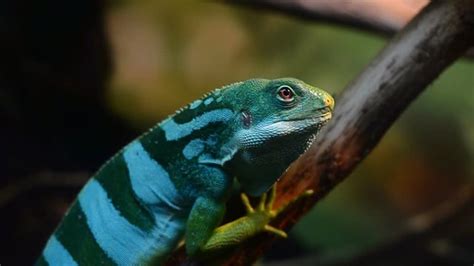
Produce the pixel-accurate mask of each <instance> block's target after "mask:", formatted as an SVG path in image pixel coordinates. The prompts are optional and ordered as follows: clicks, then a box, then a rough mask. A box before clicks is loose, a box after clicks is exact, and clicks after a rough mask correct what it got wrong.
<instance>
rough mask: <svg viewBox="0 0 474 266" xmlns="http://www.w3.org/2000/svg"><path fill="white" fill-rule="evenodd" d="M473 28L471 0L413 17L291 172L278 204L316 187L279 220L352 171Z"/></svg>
mask: <svg viewBox="0 0 474 266" xmlns="http://www.w3.org/2000/svg"><path fill="white" fill-rule="evenodd" d="M473 27H474V1H471V0H452V1H434V2H431V3H430V4H429V5H428V6H427V7H425V8H424V9H423V11H422V12H421V13H419V14H418V15H417V16H416V17H415V18H414V19H413V20H412V21H410V23H409V24H408V25H407V26H406V27H405V28H404V29H403V30H402V31H401V32H400V33H399V34H398V35H397V36H395V38H394V39H393V40H392V41H390V42H389V44H388V45H387V46H386V47H385V48H384V49H383V50H382V51H381V52H380V54H379V55H378V56H377V57H376V58H375V59H374V60H373V61H372V63H371V64H370V65H369V66H368V67H367V68H366V69H365V70H364V71H363V72H362V73H361V74H360V75H359V76H358V77H357V78H356V79H355V80H354V81H353V82H352V83H351V84H349V85H348V87H347V88H346V89H345V90H344V92H343V93H342V95H341V97H340V98H339V99H338V100H337V103H336V109H335V112H334V118H333V120H332V121H331V123H330V124H329V125H328V126H327V128H326V129H325V130H324V132H322V134H321V137H320V138H319V139H318V140H317V141H316V143H315V145H313V146H312V148H311V149H310V150H309V151H308V152H307V153H306V154H304V155H303V156H302V157H301V158H300V159H299V160H298V161H297V162H295V163H294V164H293V165H292V166H291V167H290V169H289V170H288V171H287V173H286V174H285V175H284V176H283V178H282V180H281V181H280V183H279V191H280V193H279V195H278V198H277V201H276V202H275V204H276V207H278V206H280V205H281V204H284V203H285V202H288V201H289V200H291V199H292V198H294V197H296V196H297V195H299V194H301V193H303V191H305V190H307V189H313V190H314V191H315V194H314V197H312V198H310V199H307V200H304V201H302V202H301V204H298V205H296V206H292V207H291V208H290V209H288V211H287V212H285V213H284V215H280V216H279V217H278V218H279V219H277V220H276V221H275V223H274V226H276V227H278V228H286V229H288V228H289V227H291V226H292V225H293V224H294V223H295V222H296V221H297V220H298V219H299V218H300V217H301V216H302V215H303V214H305V213H306V212H308V211H309V210H310V209H311V207H312V206H313V205H314V204H315V203H316V202H318V201H319V200H320V199H321V198H322V197H324V196H325V195H326V194H327V193H329V192H330V191H331V190H332V189H333V188H334V186H336V185H337V184H338V183H339V182H340V181H342V180H343V179H344V178H345V177H347V176H348V175H349V174H350V173H351V172H352V170H353V169H354V168H355V166H356V165H357V164H359V163H360V162H361V160H362V159H363V158H364V157H365V156H367V154H368V153H369V152H370V151H371V150H372V149H373V148H374V146H375V145H376V144H377V143H378V142H379V140H380V139H381V138H382V136H383V135H384V133H385V132H386V131H387V130H388V128H389V127H390V126H391V125H392V124H393V123H394V122H395V120H396V119H397V118H398V116H399V115H400V114H401V113H402V112H403V110H405V109H406V108H407V107H408V105H409V104H410V103H411V102H412V101H413V100H414V99H415V98H416V97H417V96H418V95H419V94H420V93H421V92H422V91H423V90H424V89H425V88H426V87H427V85H428V84H430V83H431V82H432V81H433V80H434V79H436V78H437V77H438V75H439V74H440V73H441V72H442V71H443V70H444V69H445V68H446V67H448V66H449V65H450V64H451V63H453V62H454V61H455V60H456V59H457V58H459V57H460V56H461V55H462V54H463V53H464V52H465V51H466V50H467V49H468V48H469V47H470V46H472V45H473V44H474V31H473V30H472V29H473ZM274 240H275V238H273V237H270V236H265V237H264V236H260V237H255V238H253V239H252V240H251V241H248V242H247V243H245V246H244V245H242V246H239V247H237V248H236V249H235V250H233V251H232V253H231V254H230V255H227V256H226V257H225V262H224V263H223V265H248V264H251V263H253V262H254V261H255V260H257V259H258V258H259V257H260V256H261V254H262V253H263V252H264V251H265V250H267V249H268V248H269V247H270V245H271V243H272V242H273V241H274ZM183 258H184V257H183V255H182V253H179V252H178V253H177V254H176V255H175V256H174V257H173V258H172V259H171V260H170V261H171V264H180V263H182V262H183V260H185V259H183ZM186 263H189V261H188V262H186Z"/></svg>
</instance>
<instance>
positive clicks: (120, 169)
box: [37, 78, 334, 265]
mask: <svg viewBox="0 0 474 266" xmlns="http://www.w3.org/2000/svg"><path fill="white" fill-rule="evenodd" d="M333 107H334V100H333V98H332V97H331V96H330V95H329V94H328V93H327V92H325V91H323V90H321V89H318V88H315V87H312V86H310V85H308V84H305V83H304V82H302V81H300V80H297V79H293V78H282V79H275V80H267V79H251V80H247V81H243V82H237V83H234V84H231V85H228V86H225V87H222V88H220V89H216V90H214V91H212V92H210V93H208V94H206V95H205V96H204V97H203V98H201V99H199V100H196V101H194V102H193V103H191V104H189V105H187V106H186V107H185V108H182V109H180V110H179V111H177V112H176V113H175V114H174V115H171V116H170V117H168V118H167V119H165V120H164V121H162V122H161V123H159V124H157V125H156V126H155V127H153V128H151V129H150V130H148V131H147V132H146V133H144V134H143V135H141V136H140V137H138V138H137V139H135V140H134V141H132V142H131V143H130V144H128V145H127V146H125V147H124V148H123V149H122V150H121V151H119V152H118V153H117V154H116V155H115V156H113V157H112V158H111V159H110V160H109V161H107V162H106V163H105V164H104V165H103V166H102V167H101V168H100V169H99V170H98V171H97V173H96V174H95V175H94V176H93V177H92V178H91V179H90V180H89V181H88V182H87V184H86V185H85V186H84V188H83V189H82V190H81V192H80V193H79V195H78V197H77V199H76V201H75V202H74V203H73V204H72V206H71V207H70V209H69V210H68V211H67V213H66V215H65V217H64V218H63V220H62V222H61V223H60V225H59V226H58V228H57V229H56V231H55V232H54V234H53V235H52V236H51V237H50V239H49V241H48V242H47V244H46V247H45V248H44V250H43V253H42V255H41V257H40V258H39V260H38V262H37V264H38V265H137V264H139V265H143V264H162V263H163V262H164V261H165V259H166V258H167V256H168V255H169V254H170V253H171V252H172V251H173V250H174V249H175V248H176V246H177V245H178V243H179V242H180V241H181V240H182V239H183V237H184V242H185V246H186V252H187V253H188V254H189V255H190V256H196V255H198V254H203V253H205V252H212V251H213V250H219V249H223V248H226V247H228V246H231V245H235V244H237V243H240V242H241V241H243V240H245V239H247V238H249V237H251V236H253V235H255V234H257V233H259V232H262V231H268V232H272V233H276V234H278V235H282V236H285V235H286V234H285V232H283V231H281V230H279V229H276V228H274V227H271V226H270V225H268V222H269V221H270V220H271V219H272V218H273V217H275V216H276V214H277V213H278V211H275V210H272V203H273V199H274V197H275V193H274V191H275V190H273V193H272V195H271V197H270V199H269V200H268V199H266V192H267V191H268V190H269V189H270V188H271V187H272V186H273V184H274V183H275V182H276V181H277V180H278V178H279V177H280V176H281V175H282V173H284V171H285V170H286V169H287V167H288V166H289V165H290V163H291V162H293V161H294V160H295V159H297V158H298V157H299V156H300V155H301V154H302V153H303V152H304V151H305V150H306V149H307V148H308V147H309V145H310V144H311V143H312V141H313V140H314V139H315V136H316V134H317V133H318V131H319V130H320V129H321V127H322V126H323V125H324V124H325V123H326V122H327V121H328V120H329V119H330V118H331V113H332V109H333ZM234 177H236V179H237V181H238V183H239V184H240V186H241V188H242V190H243V191H244V192H245V193H247V194H249V195H251V196H261V195H262V194H263V195H264V196H263V197H262V201H261V203H260V204H259V207H258V208H257V209H253V208H252V207H251V206H250V204H249V202H248V199H247V197H246V196H245V194H244V195H243V200H244V204H245V205H246V208H247V211H248V215H247V216H244V217H243V218H240V219H238V220H235V221H233V222H231V223H229V224H226V225H223V226H221V227H218V226H219V224H220V222H221V219H222V217H223V215H224V212H225V204H226V201H227V199H228V198H229V196H230V194H231V189H232V186H233V182H234V181H233V180H234ZM266 201H268V202H266Z"/></svg>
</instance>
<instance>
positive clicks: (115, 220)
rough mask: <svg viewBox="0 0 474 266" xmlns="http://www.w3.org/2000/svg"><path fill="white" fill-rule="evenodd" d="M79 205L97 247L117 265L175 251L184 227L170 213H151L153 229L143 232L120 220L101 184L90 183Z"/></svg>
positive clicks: (180, 221) (83, 192) (182, 223)
mask: <svg viewBox="0 0 474 266" xmlns="http://www.w3.org/2000/svg"><path fill="white" fill-rule="evenodd" d="M79 204H80V206H81V208H82V210H83V212H84V214H85V216H86V221H87V225H88V226H89V228H90V230H91V232H92V234H93V236H94V238H95V240H96V242H97V244H98V245H99V246H100V247H101V248H102V249H103V250H104V252H105V253H106V254H107V255H108V256H109V257H110V258H111V259H112V260H113V261H114V262H115V263H117V264H118V265H136V264H138V263H142V262H144V260H146V259H149V258H151V257H152V256H160V255H161V256H163V255H164V254H167V253H168V252H169V251H171V250H173V249H174V248H175V245H176V243H177V242H178V241H179V239H180V238H181V236H182V232H183V230H184V226H185V223H184V221H183V220H182V219H177V218H176V217H175V215H174V214H173V213H169V211H166V210H163V211H161V212H160V213H154V216H155V222H156V225H155V226H154V228H153V229H152V230H151V232H149V233H148V232H144V231H142V230H141V229H140V228H138V227H136V226H135V225H133V224H131V223H130V222H129V221H128V220H127V219H125V218H124V217H122V216H121V214H120V212H119V211H118V210H117V209H116V208H115V207H114V205H113V204H112V202H111V200H110V199H109V198H108V196H107V192H106V191H105V190H104V188H103V187H102V186H101V184H100V183H99V182H98V181H96V180H94V179H92V180H90V181H89V182H88V184H87V185H86V186H85V187H84V189H83V190H82V191H81V193H80V194H79ZM171 242H172V243H171Z"/></svg>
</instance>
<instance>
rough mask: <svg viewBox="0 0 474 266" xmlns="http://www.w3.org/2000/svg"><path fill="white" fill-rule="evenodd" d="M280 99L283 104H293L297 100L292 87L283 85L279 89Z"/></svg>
mask: <svg viewBox="0 0 474 266" xmlns="http://www.w3.org/2000/svg"><path fill="white" fill-rule="evenodd" d="M277 91H278V99H279V100H280V101H283V102H292V101H293V100H294V99H295V93H294V91H293V89H292V88H291V87H290V86H287V85H283V86H280V87H278V90H277Z"/></svg>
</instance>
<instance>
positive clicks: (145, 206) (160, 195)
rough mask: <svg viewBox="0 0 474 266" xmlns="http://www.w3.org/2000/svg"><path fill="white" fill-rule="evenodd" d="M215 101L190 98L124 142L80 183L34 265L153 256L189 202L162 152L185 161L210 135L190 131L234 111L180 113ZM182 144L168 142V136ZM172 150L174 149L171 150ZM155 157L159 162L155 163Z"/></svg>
mask: <svg viewBox="0 0 474 266" xmlns="http://www.w3.org/2000/svg"><path fill="white" fill-rule="evenodd" d="M213 102H214V103H215V100H214V99H213V98H212V97H211V98H207V99H203V100H198V101H195V102H194V103H193V104H191V105H190V106H189V108H188V109H187V110H183V111H181V113H180V117H179V118H178V119H176V120H178V121H179V122H176V120H175V119H174V118H176V117H172V118H169V119H167V120H165V121H164V122H163V123H162V124H160V125H159V126H158V127H156V128H154V129H152V130H151V131H149V132H148V133H147V134H145V135H143V136H142V137H140V138H139V139H137V140H135V141H133V142H132V143H130V144H129V145H127V146H126V147H125V148H124V149H123V150H122V151H121V152H120V153H119V154H118V155H117V156H115V157H114V158H113V159H111V160H110V161H109V162H108V163H107V164H106V165H105V166H104V167H102V168H101V169H100V170H99V171H98V173H97V174H96V175H95V176H94V177H93V178H92V179H91V180H90V181H89V182H88V183H87V184H86V186H85V187H84V188H83V189H82V191H81V192H80V194H79V196H78V199H77V201H76V202H75V203H74V204H73V206H72V207H71V209H70V210H69V212H68V213H67V215H66V217H65V218H64V221H63V222H62V223H61V225H60V227H59V228H58V229H57V230H56V232H55V234H54V235H53V236H52V237H51V239H50V240H49V241H48V243H47V245H46V248H45V250H44V251H43V255H42V257H41V258H40V260H39V261H38V264H49V265H91V264H101V265H115V264H116V265H131V264H136V263H137V262H146V261H154V262H160V261H161V260H162V259H163V258H164V257H165V256H166V255H167V254H168V253H169V252H170V251H171V250H173V249H174V248H175V246H176V245H177V242H178V241H179V240H180V239H181V238H182V236H183V234H184V229H185V224H186V219H187V215H188V213H189V211H190V207H191V205H190V204H185V203H183V200H182V197H181V196H180V193H178V190H177V188H176V186H175V184H174V183H173V177H172V176H170V174H173V172H170V169H168V168H169V167H170V166H169V164H170V158H168V157H166V155H167V154H168V153H176V154H177V155H180V158H181V160H179V161H175V164H179V162H181V163H183V164H184V163H188V161H189V160H191V159H193V158H195V157H196V156H198V155H199V154H200V153H201V152H203V151H204V150H205V149H206V147H208V146H213V145H215V144H216V142H217V136H215V135H211V136H209V137H208V138H205V139H204V140H200V139H199V138H195V137H194V134H193V133H196V132H200V133H202V132H203V131H206V130H209V127H211V126H212V127H213V128H212V130H213V131H214V130H215V127H218V126H219V125H222V124H224V123H225V122H226V121H228V120H229V119H231V118H232V116H233V115H234V113H233V112H232V111H231V110H229V109H220V108H216V109H214V110H209V111H207V112H202V113H201V114H200V115H199V116H197V117H194V118H191V119H189V120H188V119H187V118H186V117H189V116H190V115H191V116H192V114H190V113H188V112H190V111H191V110H192V111H194V112H198V111H199V110H193V109H199V108H198V107H199V106H207V107H209V105H211V104H212V103H213ZM181 140H182V144H180V143H178V144H176V143H175V144H173V145H170V141H181ZM178 150H180V152H177V151H178ZM159 161H162V162H164V163H165V164H164V165H162V164H160V162H159Z"/></svg>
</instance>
